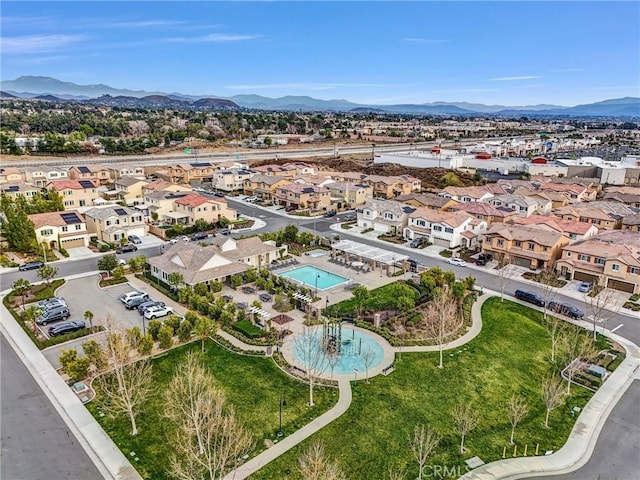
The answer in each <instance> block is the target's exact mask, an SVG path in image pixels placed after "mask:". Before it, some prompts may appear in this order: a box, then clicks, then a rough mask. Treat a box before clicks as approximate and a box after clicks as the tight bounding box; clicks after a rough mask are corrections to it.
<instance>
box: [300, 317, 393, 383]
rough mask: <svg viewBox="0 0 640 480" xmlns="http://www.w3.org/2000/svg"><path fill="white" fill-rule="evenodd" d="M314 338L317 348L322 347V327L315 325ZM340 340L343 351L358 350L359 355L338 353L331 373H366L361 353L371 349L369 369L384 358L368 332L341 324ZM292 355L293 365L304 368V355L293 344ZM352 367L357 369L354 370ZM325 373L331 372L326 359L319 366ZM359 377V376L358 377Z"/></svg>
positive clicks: (380, 349)
mask: <svg viewBox="0 0 640 480" xmlns="http://www.w3.org/2000/svg"><path fill="white" fill-rule="evenodd" d="M314 340H315V342H316V344H317V348H318V349H321V348H322V327H321V326H319V327H315V329H314ZM342 342H343V347H342V348H343V350H344V351H345V352H349V350H351V353H355V352H357V351H359V352H360V354H359V355H355V354H354V355H348V354H340V356H339V359H338V362H337V363H336V365H335V366H334V367H333V373H337V374H345V373H349V374H352V375H353V374H355V373H357V374H358V375H362V378H364V375H365V373H366V368H365V365H364V361H363V359H362V353H363V352H365V351H367V350H371V351H372V352H373V354H374V357H373V361H372V362H371V364H370V365H369V371H371V369H372V368H374V367H375V366H376V365H378V364H380V362H382V359H383V358H384V350H383V349H382V346H381V345H380V344H379V343H378V341H377V340H376V339H375V338H374V337H372V336H371V335H369V334H368V333H365V332H361V331H358V330H355V329H353V328H351V327H347V326H343V327H342ZM293 356H294V357H295V362H296V363H295V365H301V366H302V368H303V369H304V367H305V364H304V360H303V359H304V357H305V355H304V354H303V353H302V352H300V351H298V350H297V345H295V344H294V347H293ZM354 369H357V372H355V370H354ZM320 370H321V371H323V372H324V373H325V374H329V373H331V367H330V366H329V362H328V361H327V362H326V363H325V364H324V365H323V366H322V368H320ZM358 378H361V377H358Z"/></svg>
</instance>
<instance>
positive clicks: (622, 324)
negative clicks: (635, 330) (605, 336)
mask: <svg viewBox="0 0 640 480" xmlns="http://www.w3.org/2000/svg"><path fill="white" fill-rule="evenodd" d="M622 327H624V323H621V324H620V325H618V326H617V327H616V328H614V329H613V330H611V333H613V332H615V331H616V330H618V329H619V328H622Z"/></svg>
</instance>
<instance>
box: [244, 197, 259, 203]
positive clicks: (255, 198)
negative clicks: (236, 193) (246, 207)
mask: <svg viewBox="0 0 640 480" xmlns="http://www.w3.org/2000/svg"><path fill="white" fill-rule="evenodd" d="M244 200H245V202H257V201H258V197H256V196H253V197H247V198H245V199H244Z"/></svg>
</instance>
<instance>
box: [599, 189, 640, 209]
mask: <svg viewBox="0 0 640 480" xmlns="http://www.w3.org/2000/svg"><path fill="white" fill-rule="evenodd" d="M602 199H603V200H605V201H611V202H620V203H624V204H625V205H627V206H629V207H632V208H640V187H608V188H606V189H605V193H604V197H602Z"/></svg>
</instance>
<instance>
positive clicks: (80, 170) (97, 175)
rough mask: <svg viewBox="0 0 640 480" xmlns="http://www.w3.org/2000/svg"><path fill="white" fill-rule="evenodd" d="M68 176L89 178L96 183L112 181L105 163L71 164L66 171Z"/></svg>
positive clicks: (75, 178)
mask: <svg viewBox="0 0 640 480" xmlns="http://www.w3.org/2000/svg"><path fill="white" fill-rule="evenodd" d="M67 174H68V176H69V178H71V179H73V180H90V181H92V182H94V183H96V184H98V185H108V184H110V183H112V180H111V172H110V171H109V168H108V167H107V166H106V165H97V164H93V163H90V164H88V165H81V166H76V165H74V166H72V167H71V168H69V170H68V171H67Z"/></svg>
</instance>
